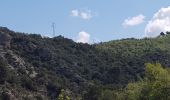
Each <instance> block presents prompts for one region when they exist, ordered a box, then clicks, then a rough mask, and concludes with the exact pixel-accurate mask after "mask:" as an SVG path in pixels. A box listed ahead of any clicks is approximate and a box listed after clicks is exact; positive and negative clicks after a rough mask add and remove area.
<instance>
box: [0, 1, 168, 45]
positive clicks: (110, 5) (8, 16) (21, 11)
mask: <svg viewBox="0 0 170 100" xmlns="http://www.w3.org/2000/svg"><path fill="white" fill-rule="evenodd" d="M169 5H170V0H1V3H0V26H5V27H8V28H9V29H12V30H14V31H18V32H26V33H41V34H42V35H46V36H52V27H51V24H52V22H55V30H56V35H63V36H65V37H67V38H71V39H73V40H75V41H79V42H81V41H84V42H92V41H93V40H95V41H109V40H115V39H121V38H131V37H135V38H141V37H143V36H144V34H145V31H146V26H147V25H148V23H149V21H151V22H152V23H150V27H149V28H148V29H147V30H148V31H147V32H150V31H149V30H150V29H155V27H156V28H157V27H158V25H156V26H155V27H154V25H155V19H156V18H155V19H154V17H153V16H154V14H155V13H158V14H162V13H163V14H165V13H168V14H165V15H166V18H167V16H168V18H169V16H170V14H169V12H168V11H169V9H168V10H167V12H165V11H164V10H163V11H162V12H160V13H159V12H158V11H159V10H160V9H161V8H168V7H169ZM135 19H136V21H135V22H134V20H135ZM158 19H159V18H158ZM125 20H126V24H125ZM168 20H169V19H168ZM161 22H162V20H161ZM123 23H124V25H123ZM153 24H154V25H153ZM168 25H169V24H167V25H166V26H165V27H166V29H164V30H166V31H167V30H168V29H169V28H168V27H169V26H168ZM160 27H161V26H160ZM162 30H163V29H162V27H161V28H160V30H159V31H162ZM164 30H163V31H164ZM159 31H158V32H159ZM153 32H154V31H153ZM84 37H85V38H84Z"/></svg>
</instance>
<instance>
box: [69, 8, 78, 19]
mask: <svg viewBox="0 0 170 100" xmlns="http://www.w3.org/2000/svg"><path fill="white" fill-rule="evenodd" d="M70 15H71V16H73V17H78V16H79V11H78V10H77V9H75V10H72V11H71V13H70Z"/></svg>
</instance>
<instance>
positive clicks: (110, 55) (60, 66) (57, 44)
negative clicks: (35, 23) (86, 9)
mask: <svg viewBox="0 0 170 100" xmlns="http://www.w3.org/2000/svg"><path fill="white" fill-rule="evenodd" d="M0 57H1V60H0V63H1V64H0V69H1V70H4V71H0V75H4V76H5V77H4V78H3V77H0V81H1V83H0V88H1V89H0V93H1V97H2V98H7V97H9V98H10V99H30V100H32V99H38V100H39V99H40V100H41V99H43V100H46V99H52V100H53V99H56V98H57V96H58V94H59V93H60V91H61V90H62V89H64V91H65V93H66V94H67V95H68V96H69V97H71V98H72V99H73V100H74V99H76V98H77V99H85V100H94V99H92V98H93V96H96V95H97V94H98V89H96V88H95V87H98V86H99V87H100V88H101V89H110V90H114V89H118V88H120V87H123V86H125V85H126V84H127V83H128V82H129V81H135V80H138V79H139V78H140V77H141V76H142V75H143V72H144V64H145V63H146V62H160V63H161V64H163V65H164V66H170V36H169V35H167V36H164V37H158V38H154V39H141V40H136V39H124V40H117V41H110V42H106V43H100V44H94V45H89V44H81V43H75V42H74V41H72V40H70V39H67V38H64V37H62V36H58V37H54V38H48V37H42V36H40V35H37V34H25V33H18V32H13V31H11V30H9V29H7V28H4V27H1V28H0ZM93 89H94V91H93ZM90 91H93V92H90ZM99 92H100V90H99ZM91 96H92V97H91Z"/></svg>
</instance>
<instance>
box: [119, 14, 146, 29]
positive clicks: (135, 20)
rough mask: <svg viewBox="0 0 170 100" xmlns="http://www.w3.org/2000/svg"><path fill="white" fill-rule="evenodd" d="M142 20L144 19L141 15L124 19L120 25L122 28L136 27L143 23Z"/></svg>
mask: <svg viewBox="0 0 170 100" xmlns="http://www.w3.org/2000/svg"><path fill="white" fill-rule="evenodd" d="M144 19H145V16H144V15H142V14H139V15H138V16H135V17H130V18H127V19H125V20H124V22H123V24H122V25H123V26H124V27H128V26H136V25H139V24H142V23H143V22H144Z"/></svg>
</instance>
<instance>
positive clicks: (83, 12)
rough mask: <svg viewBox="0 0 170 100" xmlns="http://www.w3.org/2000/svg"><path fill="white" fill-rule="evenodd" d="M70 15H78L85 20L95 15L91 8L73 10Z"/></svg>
mask: <svg viewBox="0 0 170 100" xmlns="http://www.w3.org/2000/svg"><path fill="white" fill-rule="evenodd" d="M70 15H71V16H72V17H77V18H81V19H84V20H89V19H91V18H92V17H93V14H92V12H91V10H85V9H83V10H78V9H74V10H72V11H71V13H70Z"/></svg>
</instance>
